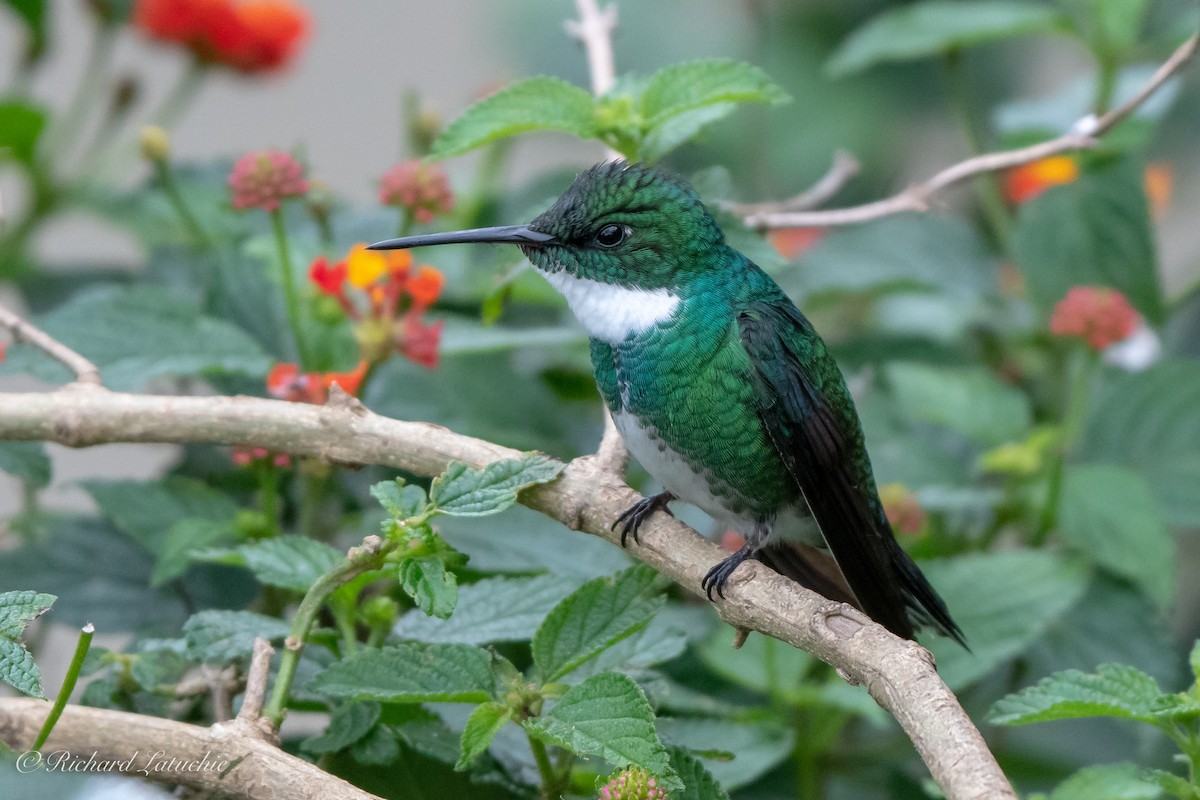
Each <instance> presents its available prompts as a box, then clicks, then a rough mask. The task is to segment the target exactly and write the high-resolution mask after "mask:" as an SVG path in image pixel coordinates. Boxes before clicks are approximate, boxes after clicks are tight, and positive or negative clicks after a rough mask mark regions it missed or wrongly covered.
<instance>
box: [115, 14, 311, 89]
mask: <svg viewBox="0 0 1200 800" xmlns="http://www.w3.org/2000/svg"><path fill="white" fill-rule="evenodd" d="M133 21H134V24H135V25H137V26H138V27H139V28H141V29H142V31H143V32H144V33H145V34H146V35H147V36H149V37H150V38H152V39H158V40H159V41H164V42H172V43H175V44H180V45H183V46H184V47H186V48H187V49H188V50H190V51H191V52H192V54H193V55H195V56H196V58H198V59H199V60H200V61H203V62H205V63H209V64H219V65H221V66H226V67H230V68H232V69H236V70H238V71H240V72H245V73H254V72H266V71H269V70H274V69H278V68H281V67H283V66H286V65H287V63H288V62H289V61H291V59H292V58H293V57H294V56H295V54H296V52H297V50H298V49H299V47H300V44H301V42H302V41H303V40H304V39H305V37H306V36H307V34H308V22H309V18H308V12H307V11H306V10H304V9H303V8H302V7H300V6H298V5H296V4H295V3H293V2H292V0H137V4H136V6H135V7H134V10H133Z"/></svg>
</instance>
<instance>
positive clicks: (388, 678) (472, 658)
mask: <svg viewBox="0 0 1200 800" xmlns="http://www.w3.org/2000/svg"><path fill="white" fill-rule="evenodd" d="M494 684H495V680H494V678H493V677H492V659H491V656H490V655H489V654H488V652H487V651H486V650H482V649H480V648H478V647H471V646H469V645H462V644H431V645H426V644H419V643H416V642H404V643H401V644H399V645H396V646H394V647H384V648H382V649H379V650H366V651H362V652H359V653H356V654H354V655H352V656H350V657H349V658H344V659H342V660H341V661H338V662H335V663H334V664H332V665H330V666H329V667H328V668H327V669H325V670H324V671H323V672H321V673H320V674H319V675H317V677H316V679H315V680H314V682H313V688H314V689H316V690H317V691H320V692H322V693H324V694H327V695H330V696H332V697H351V698H363V699H369V700H378V701H379V702H383V703H425V702H453V703H483V702H486V701H488V700H490V699H491V698H492V692H493V689H494Z"/></svg>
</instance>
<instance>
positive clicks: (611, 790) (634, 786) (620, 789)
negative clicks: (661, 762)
mask: <svg viewBox="0 0 1200 800" xmlns="http://www.w3.org/2000/svg"><path fill="white" fill-rule="evenodd" d="M666 796H667V792H666V790H665V789H664V788H663V787H662V786H660V785H659V783H658V779H657V778H655V777H654V776H653V775H651V774H650V773H649V772H647V771H646V770H644V769H642V768H641V767H627V768H625V769H623V770H621V771H620V772H616V773H613V775H612V777H611V778H609V779H608V781H607V782H606V783H605V784H604V785H603V786H601V787H600V795H599V798H598V800H665V798H666Z"/></svg>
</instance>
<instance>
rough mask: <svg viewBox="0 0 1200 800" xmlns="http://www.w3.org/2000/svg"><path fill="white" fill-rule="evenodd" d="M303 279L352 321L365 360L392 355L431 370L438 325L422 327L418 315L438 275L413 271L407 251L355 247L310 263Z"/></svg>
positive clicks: (435, 290) (437, 289) (425, 269)
mask: <svg viewBox="0 0 1200 800" xmlns="http://www.w3.org/2000/svg"><path fill="white" fill-rule="evenodd" d="M308 275H309V280H310V281H312V284H313V286H314V287H315V288H316V289H317V291H319V292H320V293H321V294H323V295H325V296H327V297H331V298H333V299H334V300H335V301H337V304H338V306H339V307H340V308H341V310H342V312H343V313H345V314H346V316H348V317H349V318H350V319H351V320H353V321H354V323H355V337H356V338H357V340H358V344H359V347H360V349H361V351H362V355H363V359H364V360H365V361H366V362H368V363H375V362H379V361H383V360H384V359H386V358H387V357H388V356H389V355H391V353H392V352H393V351H395V352H399V353H401V354H402V355H404V356H405V357H406V358H409V359H411V360H413V361H415V362H417V363H418V364H422V365H424V366H426V367H429V368H431V369H432V368H433V367H436V366H437V363H438V344H439V343H440V342H441V336H442V322H441V321H440V320H439V321H437V322H434V323H433V324H428V323H426V322H425V321H424V318H423V317H424V314H425V311H426V310H428V309H429V307H430V306H432V305H433V304H434V302H435V301H436V300H437V299H438V296H439V295H440V294H441V292H442V284H443V283H444V281H445V278H444V277H443V276H442V273H441V272H439V271H438V270H436V269H434V268H433V267H430V266H428V265H421V266H417V267H414V266H413V259H412V254H411V253H409V252H408V251H407V250H390V251H376V250H368V249H367V248H366V245H364V244H357V245H355V246H354V247H352V248H351V249H350V252H349V253H348V254H347V256H346V258H345V259H343V260H341V261H337V262H331V261H330V260H329V259H327V258H325V257H324V256H321V257H319V258H317V259H315V260H314V261H313V262H312V264H311V265H310V266H309V272H308Z"/></svg>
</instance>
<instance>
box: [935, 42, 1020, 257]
mask: <svg viewBox="0 0 1200 800" xmlns="http://www.w3.org/2000/svg"><path fill="white" fill-rule="evenodd" d="M946 76H947V79H948V83H949V88H950V103H951V105H952V106H954V110H955V112H956V113H957V114H958V117H959V121H960V122H961V123H962V127H963V132H964V133H965V134H966V137H967V145H968V146H969V147H970V150H971V155H976V156H977V155H981V154H982V153H984V152H985V147H984V137H983V133H982V131H980V129H979V124H978V122H977V121H976V119H975V114H974V113H973V112H972V108H973V106H974V104H973V103H972V101H971V87H970V85H969V84H968V83H967V74H966V70H965V69H963V59H962V53H961V52H960V51H958V50H952V51H950V52H949V53H947V54H946ZM971 186H972V187H973V190H974V192H975V197H976V199H977V200H978V202H979V207H980V208H981V209H982V210H983V215H984V218H985V219H986V220H987V222H988V227H990V228H991V230H992V235H993V237H995V240H996V243H997V244H998V245H1000V247H1001V248H1002V249H1007V247H1008V237H1009V227H1010V225H1009V219H1008V209H1007V208H1005V207H1004V196H1003V195H1002V194H1001V193H1000V185H999V183H998V181H997V178H996V175H995V174H994V173H990V172H989V173H987V174H985V175H980V176H978V177H976V178H975V179H974V180H973V181H972V182H971Z"/></svg>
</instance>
